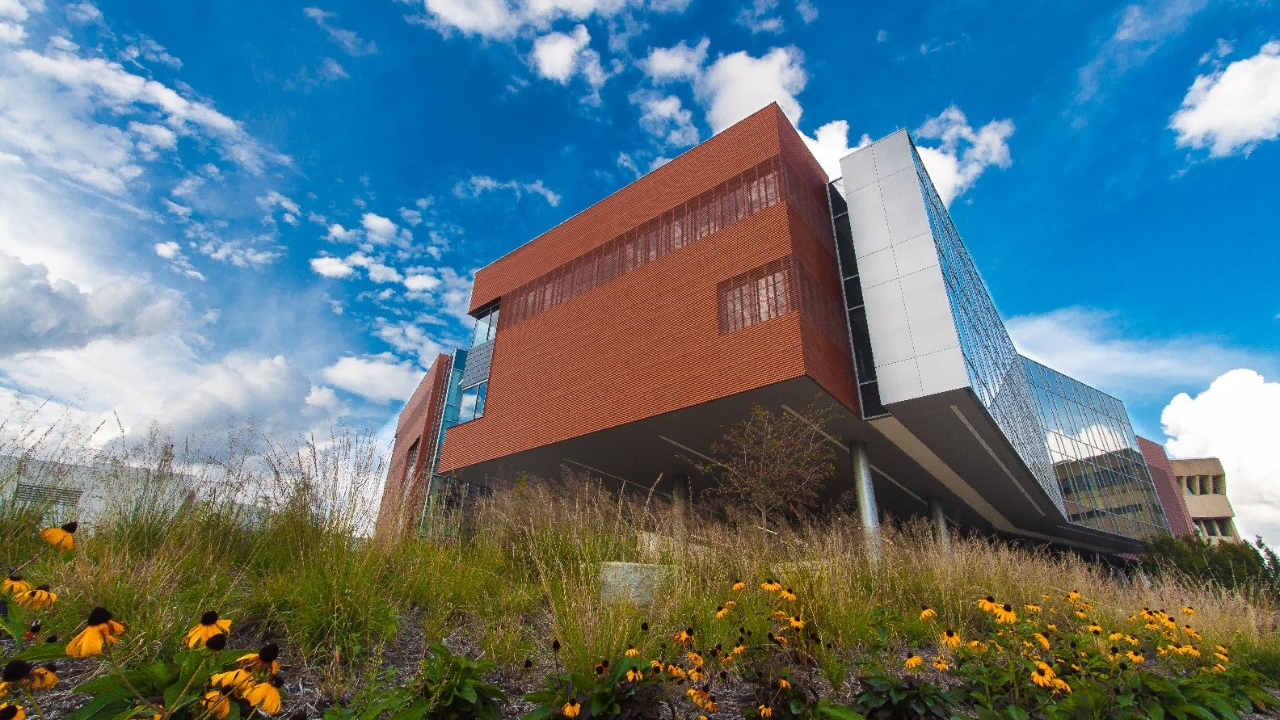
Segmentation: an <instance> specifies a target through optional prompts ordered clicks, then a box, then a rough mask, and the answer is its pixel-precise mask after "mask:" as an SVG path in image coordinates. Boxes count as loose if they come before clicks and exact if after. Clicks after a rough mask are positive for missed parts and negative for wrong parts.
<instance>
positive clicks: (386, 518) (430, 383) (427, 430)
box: [376, 355, 452, 537]
mask: <svg viewBox="0 0 1280 720" xmlns="http://www.w3.org/2000/svg"><path fill="white" fill-rule="evenodd" d="M451 365H452V361H451V360H450V358H449V356H448V355H440V356H438V357H437V358H436V360H435V362H433V363H431V368H430V369H429V370H428V371H427V374H426V377H424V378H422V382H420V383H418V389H417V390H414V392H413V396H412V397H410V398H409V402H408V403H407V404H406V405H405V407H404V410H403V411H401V413H400V419H399V421H398V422H397V423H396V440H395V447H394V448H393V449H392V452H391V462H390V466H389V467H388V468H387V481H386V483H385V484H384V485H383V488H382V503H381V505H379V506H378V524H377V529H376V533H377V534H378V536H388V537H389V536H395V535H399V534H401V533H403V532H405V530H406V529H407V528H408V526H409V523H411V522H412V521H413V520H414V519H415V518H416V516H417V514H418V512H419V511H420V510H421V509H422V507H423V506H424V505H425V504H426V500H427V473H428V472H429V467H428V464H429V463H430V462H431V458H432V457H433V456H434V455H435V451H436V437H437V434H438V433H439V428H438V427H436V421H437V418H439V417H440V414H441V410H442V408H443V406H444V401H445V395H446V393H447V392H448V385H449V372H450V370H451Z"/></svg>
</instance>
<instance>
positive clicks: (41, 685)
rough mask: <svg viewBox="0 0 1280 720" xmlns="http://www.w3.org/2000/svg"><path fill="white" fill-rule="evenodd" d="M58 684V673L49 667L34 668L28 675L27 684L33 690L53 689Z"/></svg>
mask: <svg viewBox="0 0 1280 720" xmlns="http://www.w3.org/2000/svg"><path fill="white" fill-rule="evenodd" d="M57 684H58V675H57V673H55V672H54V671H53V670H52V669H50V668H47V667H38V668H32V670H31V674H30V675H28V676H27V686H28V687H30V688H31V689H32V690H51V689H53V688H54V687H55V686H56V685H57Z"/></svg>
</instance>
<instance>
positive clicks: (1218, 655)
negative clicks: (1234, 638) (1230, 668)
mask: <svg viewBox="0 0 1280 720" xmlns="http://www.w3.org/2000/svg"><path fill="white" fill-rule="evenodd" d="M1213 656H1214V657H1216V658H1218V661H1219V662H1224V663H1228V662H1231V657H1230V656H1229V655H1227V654H1226V653H1220V652H1216V653H1214V654H1213Z"/></svg>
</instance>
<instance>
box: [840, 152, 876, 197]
mask: <svg viewBox="0 0 1280 720" xmlns="http://www.w3.org/2000/svg"><path fill="white" fill-rule="evenodd" d="M840 174H841V175H843V180H844V193H845V194H846V195H848V194H849V193H851V192H853V191H854V190H858V189H861V188H864V187H866V186H867V185H870V184H871V183H873V182H875V181H876V180H878V179H879V176H878V175H877V174H876V158H875V154H874V153H872V152H871V150H870V148H862V149H861V150H855V151H853V152H852V153H850V154H849V155H846V156H845V157H844V158H843V159H841V160H840Z"/></svg>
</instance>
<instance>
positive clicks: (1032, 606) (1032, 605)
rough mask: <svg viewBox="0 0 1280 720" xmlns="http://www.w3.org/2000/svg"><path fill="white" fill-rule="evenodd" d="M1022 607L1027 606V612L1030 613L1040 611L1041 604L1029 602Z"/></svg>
mask: <svg viewBox="0 0 1280 720" xmlns="http://www.w3.org/2000/svg"><path fill="white" fill-rule="evenodd" d="M1022 607H1024V608H1026V610H1027V612H1029V613H1038V612H1040V606H1039V605H1037V604H1035V603H1027V604H1026V605H1023V606H1022Z"/></svg>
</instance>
